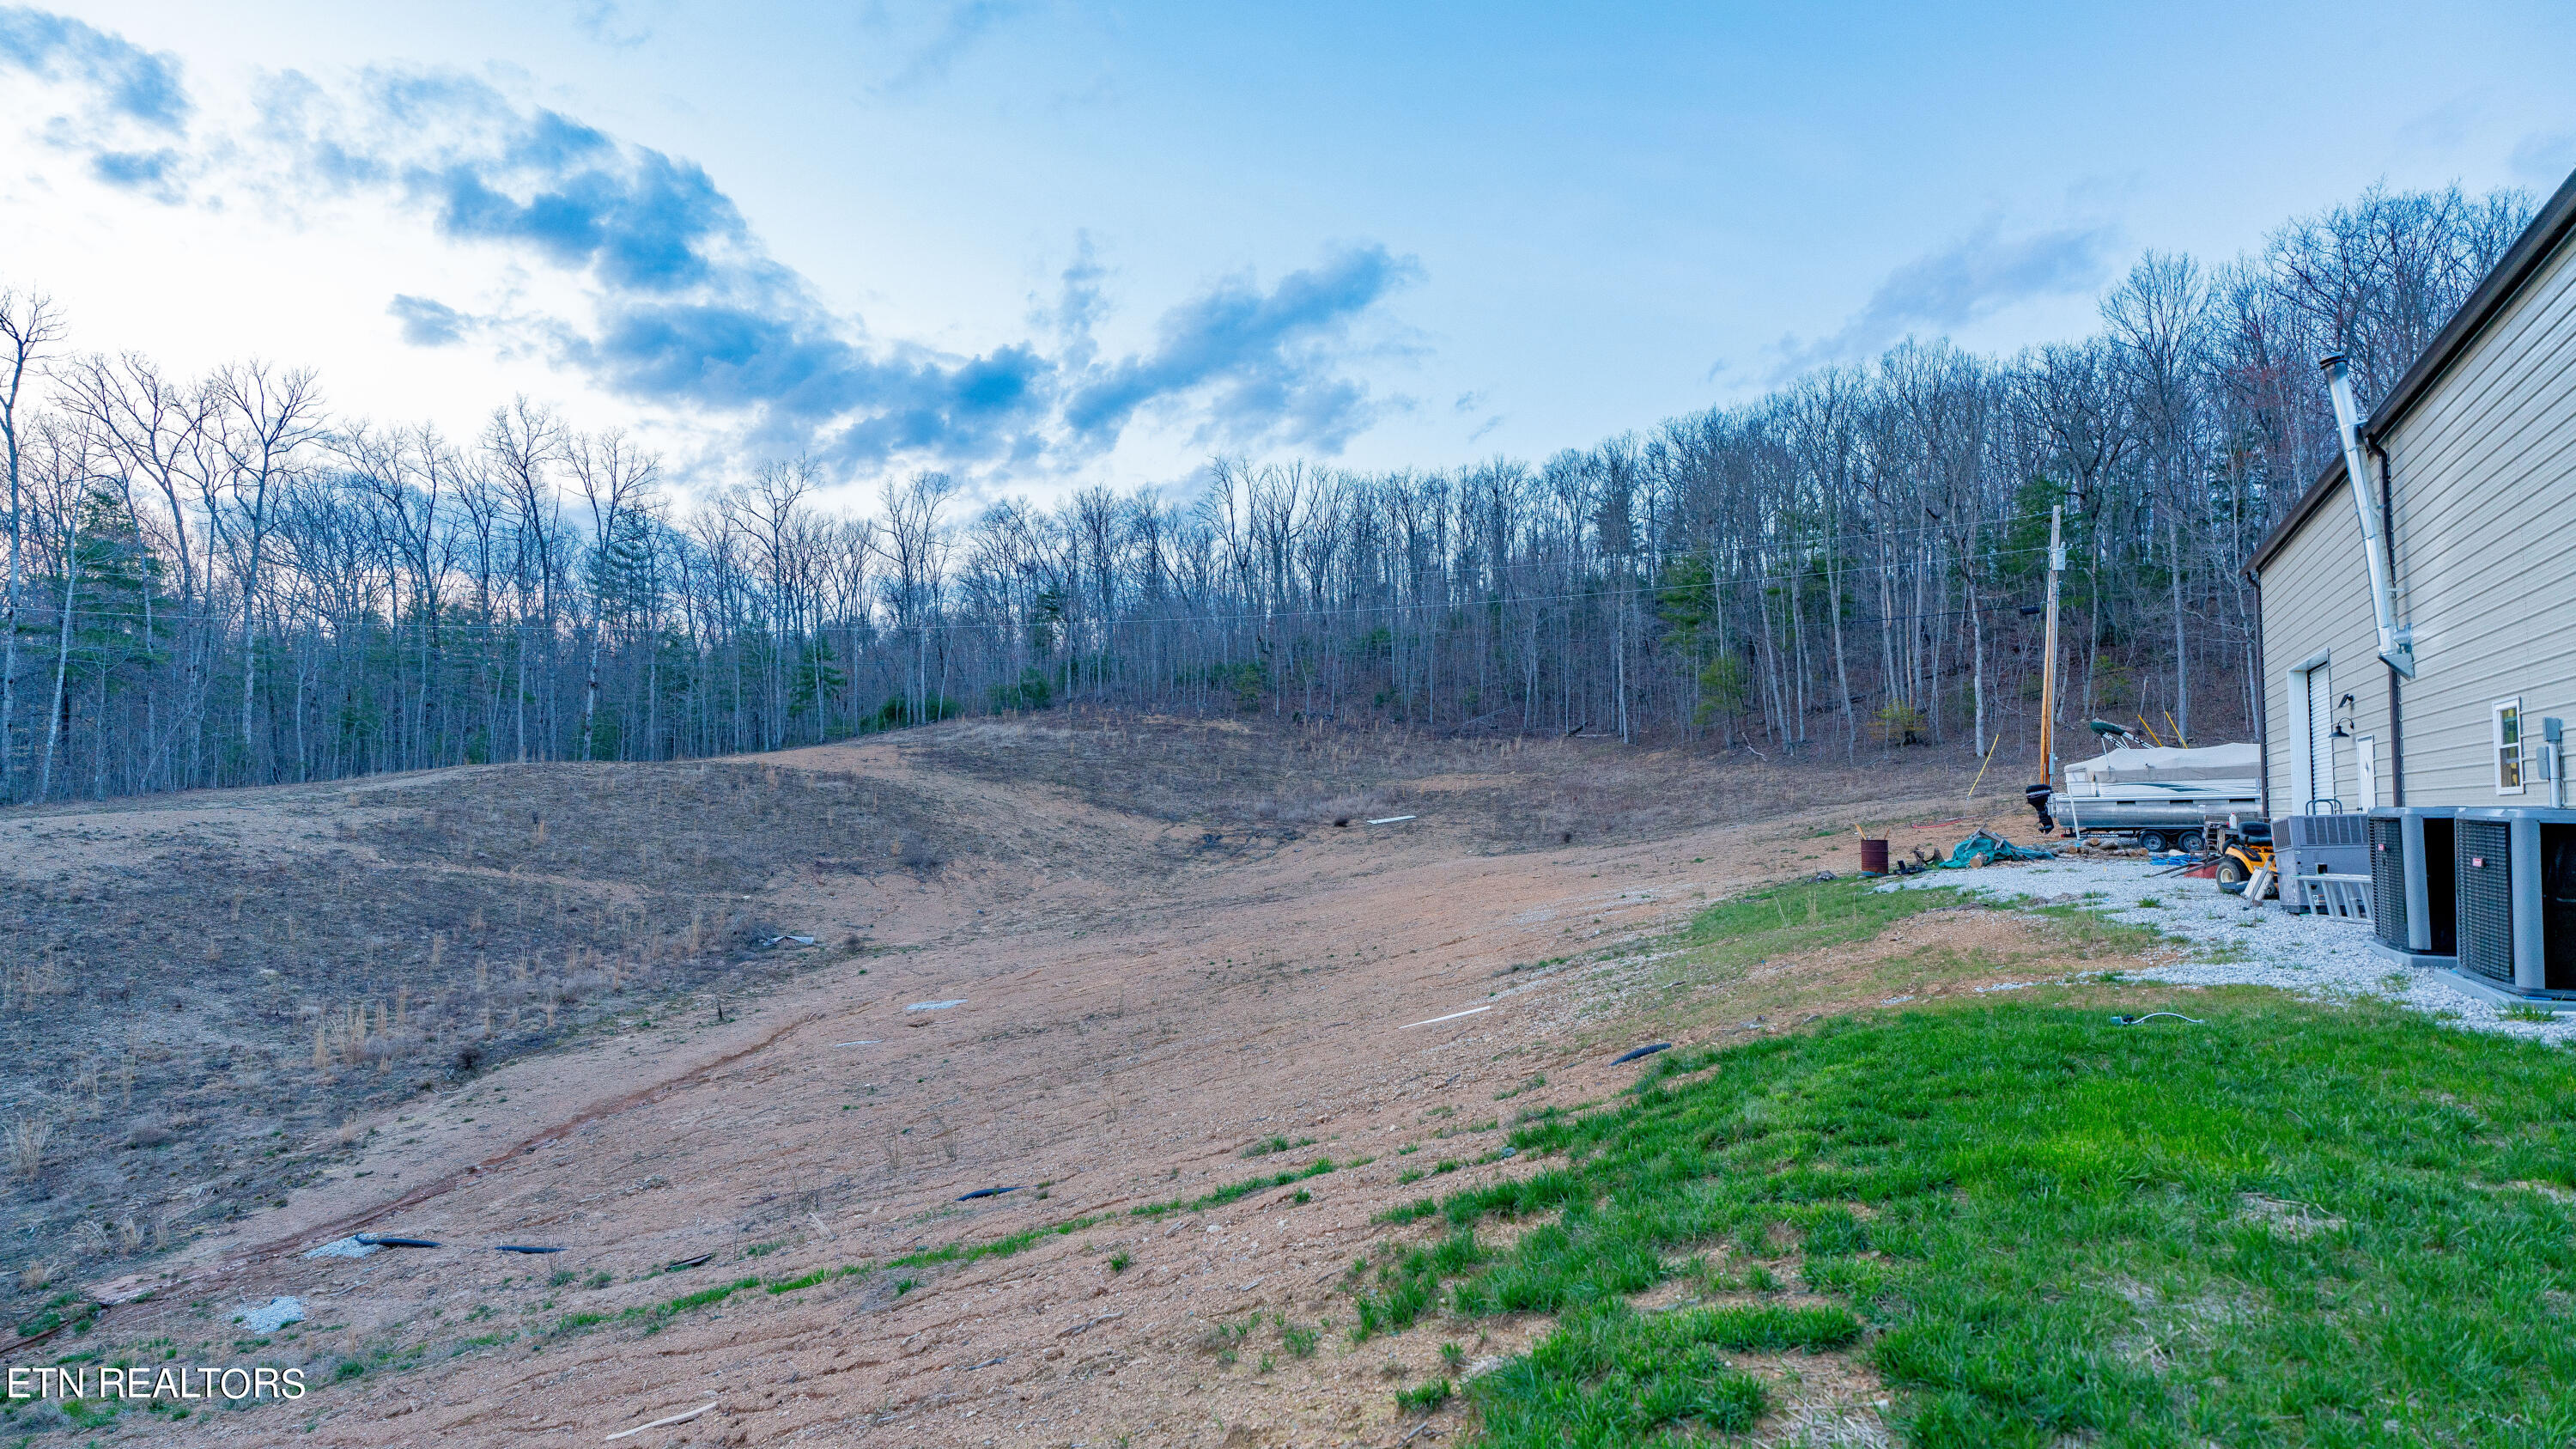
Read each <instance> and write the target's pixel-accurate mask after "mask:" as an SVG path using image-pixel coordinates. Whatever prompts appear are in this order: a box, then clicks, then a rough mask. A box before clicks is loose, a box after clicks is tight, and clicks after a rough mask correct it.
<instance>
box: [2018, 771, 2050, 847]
mask: <svg viewBox="0 0 2576 1449" xmlns="http://www.w3.org/2000/svg"><path fill="white" fill-rule="evenodd" d="M2055 793H2056V791H2054V790H2052V789H2050V788H2049V785H2048V782H2047V781H2045V780H2042V781H2041V782H2039V783H2038V784H2036V785H2032V786H2030V787H2028V788H2027V789H2024V790H2023V791H2022V792H2021V798H2023V799H2024V800H2027V801H2029V802H2030V808H2031V809H2032V810H2033V811H2035V812H2037V814H2038V815H2039V833H2040V834H2042V835H2046V834H2048V833H2050V832H2052V831H2054V830H2056V829H2057V819H2056V817H2055V816H2052V815H2050V814H2049V813H2048V799H2049V797H2050V796H2051V795H2053V794H2055Z"/></svg>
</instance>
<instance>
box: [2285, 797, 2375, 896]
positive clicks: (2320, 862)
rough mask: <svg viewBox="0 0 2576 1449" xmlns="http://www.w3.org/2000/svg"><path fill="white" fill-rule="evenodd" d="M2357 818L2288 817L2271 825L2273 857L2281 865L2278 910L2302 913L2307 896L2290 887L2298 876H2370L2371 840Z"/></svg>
mask: <svg viewBox="0 0 2576 1449" xmlns="http://www.w3.org/2000/svg"><path fill="white" fill-rule="evenodd" d="M2366 824H2367V822H2366V821H2364V820H2363V819H2362V817H2360V816H2358V815H2342V814H2319V815H2291V816H2286V817H2284V818H2282V819H2279V820H2275V821H2273V822H2272V856H2273V859H2275V860H2277V861H2278V862H2280V868H2281V909H2283V910H2285V911H2289V912H2292V913H2293V914H2296V913H2298V912H2301V911H2305V910H2306V909H2307V908H2308V905H2307V893H2306V892H2305V891H2304V890H2303V889H2301V888H2300V887H2298V886H2295V885H2292V884H2290V878H2291V877H2292V876H2299V875H2368V874H2370V837H2369V833H2368V831H2367V830H2366V829H2365V828H2364V827H2365V825H2366Z"/></svg>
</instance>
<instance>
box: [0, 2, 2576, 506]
mask: <svg viewBox="0 0 2576 1449" xmlns="http://www.w3.org/2000/svg"><path fill="white" fill-rule="evenodd" d="M2571 61H2576V27H2571V25H2570V23H2569V17H2568V16H2567V15H2566V13H2565V12H2564V11H2563V10H2558V9H2552V8H2550V7H2545V6H2542V5H2537V4H2480V3H2466V4H2453V5H2448V6H2444V7H2440V8H2439V9H2438V10H2436V9H2435V8H2433V7H2399V6H2388V5H2373V4H2368V3H2361V4H2343V5H2333V6H2329V5H2274V6H2268V7H2261V8H2260V9H2259V10H2257V9H2255V8H2254V7H2245V6H2242V5H2233V6H2219V5H2197V4H2167V5H2164V6H2156V7H2143V6H2118V7H2114V6H2092V5H2075V6H2067V5H2048V6H2040V5H2027V4H1998V5H1988V6H1983V7H1978V8H1976V9H1974V10H1964V9H1962V10H1954V11H1952V12H1951V13H1947V14H1944V13H1941V11H1940V8H1938V7H1925V6H1896V5H1887V6H1796V7H1792V6H1775V7H1751V6H1719V5H1710V6H1698V7H1678V6H1650V5H1616V4H1609V5H1603V4H1595V5H1587V6H1579V7H1577V6H1563V5H1547V6H1540V5H1499V4H1491V5H1479V6H1464V5H1436V6H1435V5H1411V6H1388V5H1383V4H1378V5H1343V4H1299V5H1294V6H1290V5H1217V6H1211V5H1177V4H1175V5H1084V6H1069V5H1051V4H1045V3H1035V0H966V3H962V4H960V3H946V4H925V5H893V4H885V5H870V4H861V5H843V6H820V5H794V4H788V5H772V6H765V7H757V8H756V9H754V8H752V7H739V6H714V5H702V4H690V3H679V0H635V3H619V4H609V3H602V0H572V3H563V0H553V3H549V0H519V3H513V4H480V3H471V0H465V3H449V4H444V5H440V6H435V7H432V6H404V7H391V6H349V5H345V4H332V5H324V4H318V3H300V0H298V3H282V0H270V3H260V0H236V3H232V4H227V5H224V6H221V7H211V6H204V5H176V4H156V3H140V0H138V3H97V4H86V5H82V6H79V7H77V8H58V9H50V10H48V9H42V8H32V9H31V8H23V7H9V6H6V5H0V102H5V106H0V117H5V119H0V137H5V140H0V207H5V208H6V215H7V217H8V221H7V224H6V228H5V230H0V280H6V281H11V282H17V283H20V284H27V285H37V286H42V287H44V288H46V289H48V290H50V291H52V292H53V293H54V294H55V295H56V296H57V297H58V298H59V299H60V300H62V301H63V302H64V303H65V304H66V306H67V307H68V308H69V310H70V311H71V313H72V316H73V320H74V322H75V325H76V326H77V327H78V329H79V331H78V341H79V342H80V343H81V345H83V346H87V347H97V348H103V349H120V348H140V349H143V350H146V351H150V352H153V353H156V354H159V355H161V356H163V357H165V358H167V359H168V360H170V361H171V362H173V363H175V364H177V365H180V366H183V367H200V366H204V365H207V364H210V363H213V362H216V361H219V360H221V359H223V358H226V357H230V356H235V355H242V354H251V353H256V354H261V355H266V356H271V357H275V358H279V359H283V360H287V361H291V362H297V363H309V364H312V365H315V366H317V367H320V368H321V369H322V370H323V373H324V378H325V382H326V386H327V388H328V391H329V393H330V395H331V397H332V399H333V400H334V402H335V403H336V404H338V405H339V406H340V407H342V408H344V409H346V410H349V411H352V412H364V413H371V414H374V415H377V416H381V417H388V418H401V419H410V418H420V417H426V418H431V419H434V420H436V421H438V422H440V423H441V424H442V425H443V426H445V427H447V428H448V429H450V430H451V431H454V432H470V431H471V430H472V429H473V428H474V426H475V425H476V423H477V421H478V419H479V416H480V414H482V413H483V412H484V411H487V410H488V409H489V407H490V406H491V405H492V403H494V402H496V401H499V400H501V399H503V398H506V397H507V396H508V395H509V394H511V393H513V392H519V391H525V392H528V393H531V394H534V395H537V396H540V397H545V398H549V399H551V400H554V401H556V402H558V403H560V404H562V405H563V406H565V407H566V408H567V409H568V410H569V411H570V412H572V413H573V415H574V416H575V417H576V418H578V419H580V420H581V421H583V422H584V423H585V424H588V425H592V426H604V425H611V424H616V425H623V426H628V427H630V428H633V429H635V430H637V431H638V432H640V433H642V434H643V435H644V436H646V437H647V438H649V439H650V440H652V441H653V442H655V443H656V444H658V445H659V446H661V447H663V448H664V449H665V450H666V451H667V452H669V453H670V454H671V455H672V457H673V459H674V461H675V462H676V463H678V464H679V465H680V470H681V471H682V473H683V474H684V475H687V476H692V477H696V478H699V479H707V478H712V477H715V476H718V475H720V474H721V473H722V472H723V471H724V470H725V469H726V468H728V467H731V466H737V465H741V464H745V463H748V462H750V461H752V460H755V459H757V458H759V457H761V456H764V455H777V454H782V453H790V452H797V451H811V452H813V453H814V454H816V455H817V456H818V457H821V458H823V459H825V460H826V462H827V463H828V465H829V466H830V467H831V468H832V469H833V470H834V471H835V473H836V474H837V475H838V476H840V477H843V478H846V479H848V480H850V481H851V482H853V483H854V484H862V485H865V484H872V482H873V480H874V479H875V478H877V477H878V476H881V475H882V474H883V473H885V472H886V471H889V470H900V469H908V468H912V467H919V466H935V467H945V468H948V469H950V470H952V471H955V472H957V473H960V474H961V475H963V476H965V477H967V478H968V479H970V480H971V481H972V482H973V483H974V484H975V485H976V486H977V488H978V489H979V491H986V492H992V491H1012V492H1028V493H1032V494H1036V495H1039V496H1042V497H1043V496H1048V495H1052V494H1055V493H1058V492H1060V491H1062V490H1063V489H1065V488H1068V487H1071V486H1075V485H1078V484H1082V483H1089V482H1108V483H1113V484H1117V485H1119V486H1122V487H1124V486H1133V485H1136V484H1141V483H1163V482H1174V481H1178V480H1181V479H1184V478H1186V477H1187V476H1188V475H1189V474H1190V473H1191V472H1192V471H1193V470H1194V469H1195V468H1197V467H1198V466H1199V465H1200V464H1201V463H1202V462H1203V461H1204V459H1205V458H1206V457H1207V456H1209V455H1210V454H1211V453H1214V452H1218V451H1225V452H1240V453H1248V454H1252V455H1255V456H1262V455H1287V454H1299V455H1304V456H1308V457H1313V458H1318V459H1324V460H1329V461H1333V462H1337V463H1340V464H1345V465H1348V466H1360V467H1392V466H1406V465H1410V466H1427V467H1440V466H1448V465H1452V464H1457V463H1462V462H1466V461H1471V460H1473V459H1476V458H1479V457H1484V456H1489V455H1491V454H1494V453H1497V452H1508V453H1514V454H1521V455H1543V454H1545V453H1547V452H1550V451H1553V450H1554V449H1556V448H1559V447H1563V446H1568V445H1582V444H1586V443H1589V442H1591V441H1593V440H1595V439H1597V438H1599V437H1602V436H1604V435H1607V434H1609V433H1613V432H1616V431H1619V430H1622V429H1626V428H1632V427H1644V426H1648V425H1651V424H1652V423H1654V422H1655V421H1656V420H1658V419H1659V418H1662V417H1665V416H1668V415H1670V414H1673V413H1676V412H1681V411H1686V410H1689V409H1693V408H1697V407H1702V406H1706V405H1708V404H1710V403H1713V402H1725V401H1732V400H1737V399H1742V398H1745V397H1749V396H1752V395H1755V394H1757V393H1758V392H1760V391H1761V390H1762V389H1763V388H1765V387H1767V386H1769V385H1771V384H1773V383H1775V382H1776V381H1778V380H1779V379H1780V378H1782V377H1784V376H1786V375H1788V374H1789V373H1791V372H1793V371H1794V370H1795V369H1797V368H1799V367H1802V366H1807V365H1812V364H1814V363H1818V362H1829V361H1837V360H1848V359H1856V358H1865V357H1868V356H1870V355H1873V354H1874V353H1875V352H1876V351H1877V350H1879V349H1880V348H1882V347H1884V346H1886V345H1888V344H1889V343H1892V342H1894V341H1896V340H1898V339H1899V338H1901V337H1903V336H1905V335H1907V334H1909V333H1911V334H1916V335H1923V336H1933V335H1946V336H1949V337H1952V338H1954V339H1955V340H1957V341H1959V342H1961V343H1962V344H1965V345H1969V346H1974V347H1979V348H1987V349H1999V350H2009V349H2012V348H2015V347H2019V346H2021V345H2024V344H2028V343H2035V342H2042V341H2048V340H2053V339H2057V338H2062V337H2067V336H2072V335H2076V334H2080V333H2082V332H2084V331H2086V330H2088V329H2089V327H2090V326H2091V323H2092V319H2093V306H2094V298H2095V297H2096V296H2097V295H2098V293H2099V291H2100V289H2101V288H2102V287H2103V286H2104V285H2105V284H2106V283H2107V282H2109V281H2110V280H2111V279H2112V278H2114V277H2115V276H2116V275H2117V274H2118V273H2119V272H2120V271H2121V270H2123V269H2124V268H2125V267H2126V266H2127V265H2128V263H2129V262H2130V261H2131V260H2133V259H2134V258H2135V256H2136V255H2137V253H2138V252H2139V251H2140V250H2141V249H2143V248H2147V247H2156V248H2161V249H2182V250H2188V251H2192V252H2194V253H2197V254H2200V255H2202V256H2204V257H2208V258H2223V257H2226V256H2229V255H2232V254H2234V253H2235V252H2237V251H2239V250H2240V249H2244V248H2248V247H2253V246H2257V245H2259V244H2260V242H2261V239H2262V237H2263V235H2264V233H2265V232H2266V231H2267V230H2269V229H2270V228H2271V227H2272V226H2274V225H2276V224H2277V223H2278V222H2280V221H2281V220H2283V219H2284V218H2285V217H2287V216H2289V215H2291V214H2294V213H2298V212H2303V211H2308V210H2312V209H2314V208H2317V207H2320V206H2323V205H2326V204H2330V203H2332V202H2335V201H2338V200H2341V199H2344V198H2347V197H2349V196H2351V195H2353V194H2354V193H2356V192H2358V191H2359V190H2361V189H2362V188H2363V187H2365V186H2368V185H2369V184H2371V183H2373V182H2374V181H2383V180H2384V181H2386V182H2387V183H2389V184H2391V185H2393V186H2401V187H2405V186H2420V185H2436V184H2442V183H2446V182H2450V181H2459V182H2462V183H2464V184H2466V185H2468V186H2471V187H2473V188H2483V187H2486V186H2491V185H2497V184H2516V185H2522V186H2527V187H2531V188H2534V189H2536V190H2542V191H2545V190H2547V189H2549V188H2551V187H2554V186H2555V185H2556V184H2557V183H2558V182H2559V181H2560V180H2561V179H2562V178H2563V177H2564V175H2565V174H2566V172H2567V171H2568V169H2569V168H2570V167H2576V106H2571V104H2570V102H2569V95H2570V92H2569V91H2568V89H2567V85H2566V81H2565V77H2566V76H2567V75H2569V74H2570V73H2571V72H2576V66H2571Z"/></svg>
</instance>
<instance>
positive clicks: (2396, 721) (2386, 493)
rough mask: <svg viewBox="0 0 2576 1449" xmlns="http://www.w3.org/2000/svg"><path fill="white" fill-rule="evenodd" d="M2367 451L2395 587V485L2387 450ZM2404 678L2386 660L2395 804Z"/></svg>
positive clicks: (2401, 783)
mask: <svg viewBox="0 0 2576 1449" xmlns="http://www.w3.org/2000/svg"><path fill="white" fill-rule="evenodd" d="M2370 454H2371V456H2372V457H2374V458H2377V459H2378V460H2379V536H2380V537H2381V538H2382V539H2385V540H2386V541H2387V549H2388V579H2389V588H2390V589H2391V590H2392V591H2393V590H2395V588H2396V587H2397V504H2396V496H2397V485H2396V483H2395V482H2394V481H2393V480H2392V479H2391V478H2390V476H2389V471H2388V450H2387V449H2386V448H2383V447H2381V446H2379V444H2378V443H2376V442H2373V443H2371V445H2370ZM2258 597H2259V596H2258ZM2404 679H2405V675H2404V673H2403V672H2402V671H2400V670H2399V669H2398V667H2397V665H2396V664H2395V662H2393V661H2391V662H2389V664H2388V803H2389V804H2391V805H2398V806H2402V805H2404V804H2405V803H2406V723H2405V712H2404V711H2403V710H2402V709H2400V708H2399V706H2398V698H2397V687H2398V685H2399V684H2400V683H2401V682H2403V680H2404Z"/></svg>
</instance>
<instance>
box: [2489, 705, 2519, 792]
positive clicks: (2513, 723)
mask: <svg viewBox="0 0 2576 1449" xmlns="http://www.w3.org/2000/svg"><path fill="white" fill-rule="evenodd" d="M2524 766H2525V760H2524V755H2523V743H2522V701H2521V700H2520V699H2507V700H2499V701H2498V702H2497V703H2496V707H2495V782H2496V793H2497V794H2499V795H2519V794H2521V793H2522V780H2523V770H2524Z"/></svg>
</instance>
